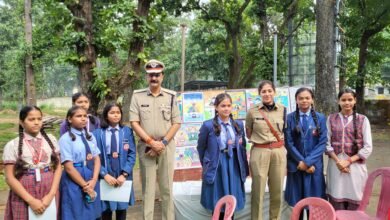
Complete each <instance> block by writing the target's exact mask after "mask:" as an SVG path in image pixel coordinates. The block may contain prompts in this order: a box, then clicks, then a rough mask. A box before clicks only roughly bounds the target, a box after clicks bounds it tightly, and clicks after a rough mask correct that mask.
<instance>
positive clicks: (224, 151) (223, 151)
mask: <svg viewBox="0 0 390 220" xmlns="http://www.w3.org/2000/svg"><path fill="white" fill-rule="evenodd" d="M232 150H237V148H235V147H234V148H232ZM228 152H229V150H228V149H227V148H225V149H222V150H221V153H228Z"/></svg>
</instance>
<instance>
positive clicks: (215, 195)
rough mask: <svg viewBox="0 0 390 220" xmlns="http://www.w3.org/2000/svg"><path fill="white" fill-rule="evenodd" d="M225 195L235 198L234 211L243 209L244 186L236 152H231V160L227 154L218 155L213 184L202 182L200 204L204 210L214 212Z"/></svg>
mask: <svg viewBox="0 0 390 220" xmlns="http://www.w3.org/2000/svg"><path fill="white" fill-rule="evenodd" d="M225 195H233V196H234V197H236V200H237V206H236V209H235V211H239V210H241V209H243V208H244V205H245V186H244V183H243V182H242V181H241V176H240V167H239V165H238V158H237V151H236V150H234V151H233V156H232V157H231V158H229V156H228V154H227V153H223V152H221V153H220V157H219V162H218V168H217V173H216V175H215V180H214V182H213V183H212V184H208V183H206V182H205V181H202V192H201V197H200V203H201V204H202V206H203V207H204V208H206V209H208V210H211V211H214V208H215V205H216V204H217V202H218V200H219V199H220V198H222V197H224V196H225Z"/></svg>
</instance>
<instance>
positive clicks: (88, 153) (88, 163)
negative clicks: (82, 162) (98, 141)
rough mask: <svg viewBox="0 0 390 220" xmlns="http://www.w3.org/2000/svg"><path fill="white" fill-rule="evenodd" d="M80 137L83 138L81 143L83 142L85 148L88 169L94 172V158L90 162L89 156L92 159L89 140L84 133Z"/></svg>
mask: <svg viewBox="0 0 390 220" xmlns="http://www.w3.org/2000/svg"><path fill="white" fill-rule="evenodd" d="M80 137H81V141H83V144H84V146H85V158H86V160H87V167H88V168H89V169H90V170H93V167H94V163H93V158H90V160H88V156H89V157H92V151H91V148H90V147H89V144H88V142H87V139H86V138H85V135H84V134H83V133H81V134H80Z"/></svg>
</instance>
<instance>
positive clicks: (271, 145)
mask: <svg viewBox="0 0 390 220" xmlns="http://www.w3.org/2000/svg"><path fill="white" fill-rule="evenodd" d="M253 146H254V147H258V148H279V147H283V146H284V141H275V142H270V143H267V144H256V143H254V144H253Z"/></svg>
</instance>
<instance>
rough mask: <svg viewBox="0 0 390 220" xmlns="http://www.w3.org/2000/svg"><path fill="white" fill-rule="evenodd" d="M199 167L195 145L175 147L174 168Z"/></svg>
mask: <svg viewBox="0 0 390 220" xmlns="http://www.w3.org/2000/svg"><path fill="white" fill-rule="evenodd" d="M198 167H201V164H200V160H199V154H198V150H196V147H195V146H190V147H179V148H176V153H175V169H176V170H181V169H189V168H198Z"/></svg>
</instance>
